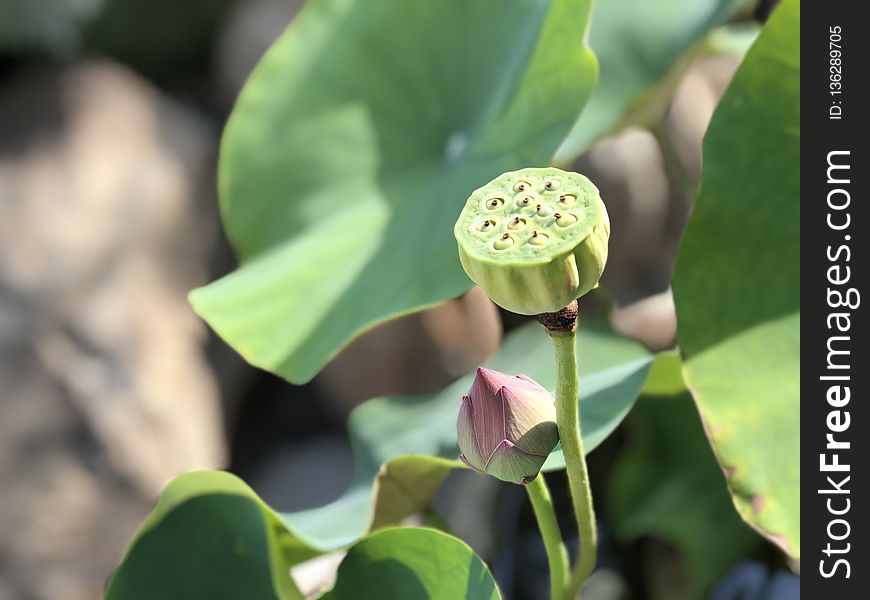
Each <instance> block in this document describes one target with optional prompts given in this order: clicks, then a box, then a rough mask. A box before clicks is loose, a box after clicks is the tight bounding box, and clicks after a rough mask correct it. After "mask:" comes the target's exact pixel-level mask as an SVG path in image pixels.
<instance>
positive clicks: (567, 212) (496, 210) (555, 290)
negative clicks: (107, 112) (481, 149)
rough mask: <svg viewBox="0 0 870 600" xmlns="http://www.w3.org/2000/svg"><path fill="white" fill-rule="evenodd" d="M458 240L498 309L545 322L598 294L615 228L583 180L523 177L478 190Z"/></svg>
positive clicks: (545, 172)
mask: <svg viewBox="0 0 870 600" xmlns="http://www.w3.org/2000/svg"><path fill="white" fill-rule="evenodd" d="M487 223H494V224H493V225H487ZM453 233H454V235H455V236H456V241H457V242H458V243H459V259H460V261H461V262H462V266H463V268H464V269H465V272H466V273H468V276H469V277H470V278H471V279H472V280H473V281H474V282H475V283H476V284H477V285H479V286H480V287H482V288H483V290H484V291H485V292H486V293H487V295H489V297H490V298H491V299H492V300H493V302H495V303H496V304H498V305H499V306H501V307H502V308H505V309H507V310H509V311H512V312H515V313H519V314H523V315H537V314H541V313H549V312H556V311H558V310H560V309H562V308H564V307H565V306H567V305H568V304H569V303H570V302H571V301H572V300H574V299H576V298H579V297H580V296H582V295H583V294H585V293H586V292H588V291H589V290H591V289H593V288H595V287H597V286H598V279H599V278H600V277H601V273H602V272H603V271H604V264H605V262H606V261H607V241H608V238H609V237H610V221H609V219H608V217H607V209H606V208H605V207H604V202H602V201H601V196H600V194H599V193H598V188H596V187H595V186H594V185H593V184H592V182H591V181H589V180H588V179H587V178H586V177H584V176H583V175H580V174H578V173H569V172H566V171H562V170H560V169H556V168H543V169H522V170H520V171H512V172H509V173H504V174H502V175H499V176H498V177H496V178H495V179H493V180H492V181H490V182H489V183H487V184H486V185H485V186H483V187H481V188H480V189H477V190H475V191H474V193H473V194H471V196H470V197H469V198H468V202H466V204H465V208H463V209H462V213H461V214H460V215H459V219H458V220H457V221H456V226H455V227H454V229H453Z"/></svg>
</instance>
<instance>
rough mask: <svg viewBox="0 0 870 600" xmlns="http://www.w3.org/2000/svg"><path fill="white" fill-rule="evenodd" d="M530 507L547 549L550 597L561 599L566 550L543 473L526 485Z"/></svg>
mask: <svg viewBox="0 0 870 600" xmlns="http://www.w3.org/2000/svg"><path fill="white" fill-rule="evenodd" d="M526 491H528V493H529V500H531V501H532V509H533V510H534V511H535V518H536V519H537V520H538V529H539V530H540V531H541V537H542V538H544V549H545V550H546V551H547V562H548V563H549V565H550V598H551V600H562V598H564V594H565V586H566V585H567V583H568V550H567V549H566V548H565V544H564V543H563V542H562V532H561V531H560V530H559V522H558V521H557V520H556V511H555V510H553V499H552V498H551V497H550V490H549V489H548V488H547V482H546V481H544V475H543V473H541V474H540V475H538V476H537V477H535V479H534V480H532V482H531V483H529V484H527V485H526Z"/></svg>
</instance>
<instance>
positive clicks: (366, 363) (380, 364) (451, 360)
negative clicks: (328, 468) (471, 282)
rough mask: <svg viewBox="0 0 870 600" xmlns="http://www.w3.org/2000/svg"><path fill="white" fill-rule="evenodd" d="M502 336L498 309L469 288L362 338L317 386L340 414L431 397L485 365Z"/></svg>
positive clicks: (329, 368) (326, 371)
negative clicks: (394, 397) (402, 398)
mask: <svg viewBox="0 0 870 600" xmlns="http://www.w3.org/2000/svg"><path fill="white" fill-rule="evenodd" d="M501 333H502V328H501V320H500V319H499V316H498V309H497V308H496V306H495V305H494V304H493V303H492V302H491V301H490V300H489V298H487V297H486V294H484V293H483V291H482V290H481V289H480V288H472V289H471V290H470V291H469V292H468V293H467V294H465V296H463V297H462V298H459V299H456V300H451V301H450V302H445V303H443V304H439V305H437V306H435V307H433V308H430V309H428V310H425V311H423V312H420V313H415V314H412V315H408V316H406V317H402V318H399V319H395V320H393V321H388V322H386V323H384V324H383V325H380V326H379V327H376V328H375V329H372V330H371V331H368V332H366V333H364V334H363V335H361V336H360V337H359V338H357V339H356V340H355V341H354V342H352V343H351V344H350V346H348V347H347V348H345V350H344V351H343V352H342V353H341V354H339V355H338V356H337V357H336V358H335V359H333V360H332V361H331V362H330V363H329V364H328V365H327V366H326V368H324V370H323V371H322V372H321V374H320V376H319V377H318V378H317V380H316V381H317V383H318V385H319V386H322V387H323V388H324V389H325V390H326V391H327V395H328V396H330V397H332V398H333V399H335V401H336V402H337V403H338V405H339V406H338V407H337V408H338V410H339V411H341V412H347V411H349V410H350V409H351V408H353V407H354V406H356V405H357V404H359V403H360V402H362V401H363V400H367V399H369V398H374V397H377V396H384V395H390V394H421V393H426V392H432V391H435V390H437V389H440V388H441V387H443V386H445V385H446V384H448V383H450V382H451V381H453V380H454V379H456V378H458V377H460V376H462V375H465V374H466V373H468V372H470V371H471V370H472V369H474V368H475V367H477V366H479V365H480V364H481V363H483V362H485V361H486V359H488V358H489V357H490V356H492V355H493V354H494V353H495V351H496V350H497V349H498V347H499V345H500V343H501Z"/></svg>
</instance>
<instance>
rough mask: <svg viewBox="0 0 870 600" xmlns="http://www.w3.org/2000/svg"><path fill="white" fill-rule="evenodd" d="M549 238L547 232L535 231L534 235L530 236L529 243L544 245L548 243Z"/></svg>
mask: <svg viewBox="0 0 870 600" xmlns="http://www.w3.org/2000/svg"><path fill="white" fill-rule="evenodd" d="M548 239H549V236H547V234H545V233H541V232H539V231H533V232H532V237H530V238H529V243H530V244H531V245H532V246H543V245H544V244H546V243H547V240H548Z"/></svg>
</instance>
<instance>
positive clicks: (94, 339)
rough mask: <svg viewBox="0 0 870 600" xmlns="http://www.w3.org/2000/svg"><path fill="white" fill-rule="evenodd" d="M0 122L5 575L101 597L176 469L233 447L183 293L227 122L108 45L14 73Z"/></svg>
mask: <svg viewBox="0 0 870 600" xmlns="http://www.w3.org/2000/svg"><path fill="white" fill-rule="evenodd" d="M0 132H2V134H0V365H2V366H3V367H4V368H3V369H0V390H2V398H0V488H2V489H3V490H4V492H3V494H0V557H2V558H0V578H2V579H5V580H7V581H8V582H12V583H11V584H8V583H7V585H11V586H12V587H13V589H16V590H17V591H18V592H19V597H23V598H36V599H42V598H45V599H53V598H64V599H73V600H75V599H78V598H94V597H97V596H98V595H99V592H100V590H101V589H102V587H103V584H104V582H105V580H106V578H107V576H108V575H109V573H110V571H111V569H112V568H113V567H114V566H115V564H117V561H118V558H119V556H121V553H122V551H123V548H124V546H125V544H126V541H127V540H128V539H129V536H130V535H131V534H132V532H133V530H134V529H135V526H136V525H137V524H138V523H139V522H140V521H141V519H142V518H144V516H145V514H146V513H147V510H148V508H149V506H150V504H151V503H152V502H153V498H154V497H155V496H156V494H157V493H158V491H159V490H160V489H161V488H162V486H163V485H164V484H165V483H166V481H167V480H168V479H169V478H171V477H172V476H174V475H175V474H177V473H179V472H182V471H186V470H189V469H194V468H207V467H218V466H221V465H222V464H224V461H225V456H226V449H225V443H224V435H223V426H222V419H221V407H220V398H219V393H218V389H217V386H216V385H215V380H214V377H213V374H212V373H211V371H210V368H209V366H208V364H207V362H206V360H205V358H204V345H205V342H206V331H205V328H204V326H203V325H202V324H201V323H200V322H199V321H198V319H197V318H196V317H195V315H194V314H193V313H192V311H191V310H190V308H189V306H188V305H187V302H186V298H185V296H186V293H187V292H188V291H189V290H190V289H191V288H192V287H194V286H195V285H197V284H200V283H202V282H204V281H205V280H206V279H207V266H208V265H207V261H208V252H209V249H210V248H211V246H212V244H213V242H214V238H215V235H216V215H215V214H214V213H215V210H214V208H213V206H214V198H213V194H214V192H213V190H212V189H211V186H212V184H211V179H212V176H213V173H212V163H213V147H214V144H215V135H214V132H213V131H212V129H211V128H210V127H209V126H208V125H207V124H205V123H204V122H203V121H201V120H200V119H199V118H198V117H197V116H196V115H195V114H193V113H191V112H190V111H189V110H187V109H184V108H183V107H181V106H178V105H176V104H174V103H172V102H170V101H168V100H167V99H165V98H163V97H162V96H161V95H160V94H159V93H158V92H157V91H155V90H154V89H153V88H151V87H150V86H149V85H148V84H146V83H145V82H143V81H142V80H141V79H139V78H138V77H137V76H135V75H133V74H132V73H130V72H129V71H127V70H126V69H124V68H121V67H118V66H116V65H112V64H108V63H90V64H82V65H79V66H74V67H70V68H67V69H60V70H51V71H46V72H43V73H41V74H38V75H31V76H25V77H22V78H19V79H17V80H12V81H7V82H5V88H4V89H2V90H0Z"/></svg>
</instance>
